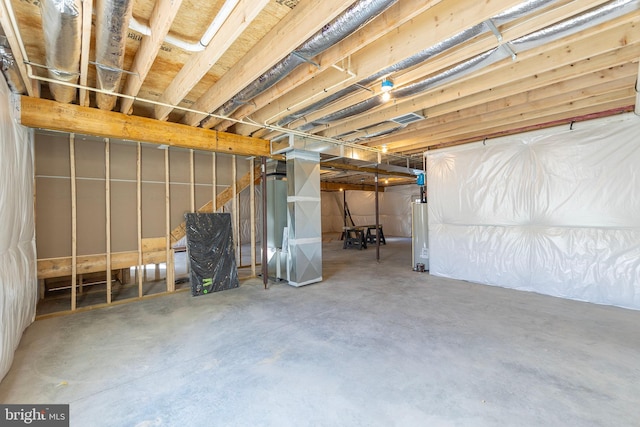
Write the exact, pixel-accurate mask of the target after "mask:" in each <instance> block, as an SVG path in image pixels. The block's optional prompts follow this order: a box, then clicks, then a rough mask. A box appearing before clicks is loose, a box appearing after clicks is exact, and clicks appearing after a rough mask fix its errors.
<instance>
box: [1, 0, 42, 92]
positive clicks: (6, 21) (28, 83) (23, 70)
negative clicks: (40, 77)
mask: <svg viewBox="0 0 640 427" xmlns="http://www.w3.org/2000/svg"><path fill="white" fill-rule="evenodd" d="M0 25H2V29H3V30H4V35H5V36H6V37H7V41H8V42H9V46H11V53H12V54H13V57H14V58H15V61H16V65H17V66H18V70H19V71H20V77H22V82H23V83H24V86H25V88H26V89H27V93H28V94H29V96H40V82H38V81H36V80H31V79H30V78H29V73H28V72H27V66H26V65H25V63H24V61H25V58H24V56H23V55H22V51H21V50H20V44H19V43H18V36H17V34H16V33H15V31H14V29H13V25H12V24H11V18H10V17H9V13H8V12H7V9H6V6H5V2H0Z"/></svg>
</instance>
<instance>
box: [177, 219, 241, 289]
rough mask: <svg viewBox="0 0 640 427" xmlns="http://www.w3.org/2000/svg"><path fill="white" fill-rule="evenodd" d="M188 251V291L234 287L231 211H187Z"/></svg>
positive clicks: (236, 282) (234, 262) (236, 278)
mask: <svg viewBox="0 0 640 427" xmlns="http://www.w3.org/2000/svg"><path fill="white" fill-rule="evenodd" d="M184 217H185V222H186V225H187V251H188V253H189V267H190V279H191V294H192V295H193V296H198V295H204V294H208V293H211V292H218V291H223V290H225V289H232V288H237V287H238V285H239V283H238V268H237V267H236V256H235V250H234V247H233V232H232V229H231V214H228V213H187V214H185V215H184Z"/></svg>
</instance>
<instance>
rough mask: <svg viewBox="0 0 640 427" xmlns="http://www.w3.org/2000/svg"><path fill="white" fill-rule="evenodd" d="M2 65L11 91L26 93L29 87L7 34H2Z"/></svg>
mask: <svg viewBox="0 0 640 427" xmlns="http://www.w3.org/2000/svg"><path fill="white" fill-rule="evenodd" d="M0 66H1V67H2V74H3V75H4V78H5V79H6V80H7V84H8V85H9V89H11V92H13V93H20V94H23V95H24V94H26V93H27V88H26V87H25V85H24V83H23V81H22V77H21V76H20V71H19V70H18V65H17V64H16V60H15V58H14V57H13V53H12V51H11V48H10V47H9V42H8V41H7V38H6V37H5V36H0Z"/></svg>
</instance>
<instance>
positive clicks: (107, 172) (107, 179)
mask: <svg viewBox="0 0 640 427" xmlns="http://www.w3.org/2000/svg"><path fill="white" fill-rule="evenodd" d="M104 193H105V200H104V201H105V206H106V209H105V216H106V225H105V233H106V242H107V244H106V252H107V304H111V142H110V141H109V138H105V139H104Z"/></svg>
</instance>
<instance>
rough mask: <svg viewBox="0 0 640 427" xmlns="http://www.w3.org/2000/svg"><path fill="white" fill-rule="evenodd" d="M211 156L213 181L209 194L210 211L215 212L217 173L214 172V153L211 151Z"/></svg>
mask: <svg viewBox="0 0 640 427" xmlns="http://www.w3.org/2000/svg"><path fill="white" fill-rule="evenodd" d="M212 155H213V157H212V162H211V171H212V172H211V175H212V176H211V178H212V181H211V182H212V183H213V189H212V194H211V203H212V204H211V212H213V213H216V212H217V211H218V206H217V205H216V202H217V198H218V182H217V181H218V180H217V179H216V177H217V174H216V153H212Z"/></svg>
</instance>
